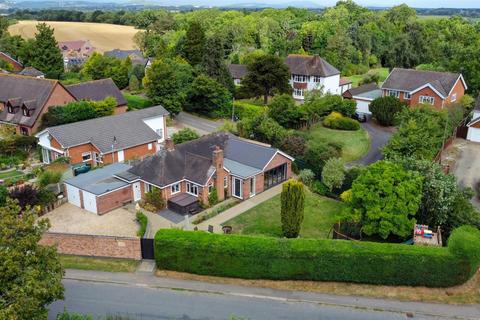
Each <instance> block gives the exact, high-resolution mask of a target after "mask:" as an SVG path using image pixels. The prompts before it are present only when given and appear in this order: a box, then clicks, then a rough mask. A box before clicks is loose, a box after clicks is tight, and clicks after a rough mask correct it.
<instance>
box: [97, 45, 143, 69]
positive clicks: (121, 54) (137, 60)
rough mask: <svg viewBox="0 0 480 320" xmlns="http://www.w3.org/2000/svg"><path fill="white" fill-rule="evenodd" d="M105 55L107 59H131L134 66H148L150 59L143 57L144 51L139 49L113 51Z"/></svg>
mask: <svg viewBox="0 0 480 320" xmlns="http://www.w3.org/2000/svg"><path fill="white" fill-rule="evenodd" d="M104 55H105V56H107V57H115V58H117V59H126V58H128V57H130V59H131V60H132V64H141V65H146V64H147V61H148V59H146V58H145V57H144V56H143V53H142V51H140V50H138V49H134V50H122V49H113V50H110V51H106V52H105V53H104Z"/></svg>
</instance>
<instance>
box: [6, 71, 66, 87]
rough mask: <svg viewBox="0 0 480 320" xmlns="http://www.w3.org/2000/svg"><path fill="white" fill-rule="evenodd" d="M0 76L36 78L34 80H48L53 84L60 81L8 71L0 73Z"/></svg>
mask: <svg viewBox="0 0 480 320" xmlns="http://www.w3.org/2000/svg"><path fill="white" fill-rule="evenodd" d="M39 71H40V70H39ZM0 76H1V77H15V78H19V79H31V80H36V81H43V82H50V83H53V84H57V83H59V82H60V81H59V80H57V79H45V78H37V77H30V76H23V75H21V74H15V73H8V74H5V73H0Z"/></svg>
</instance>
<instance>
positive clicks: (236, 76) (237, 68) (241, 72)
mask: <svg viewBox="0 0 480 320" xmlns="http://www.w3.org/2000/svg"><path fill="white" fill-rule="evenodd" d="M228 71H230V75H231V76H232V79H233V82H234V83H235V85H237V86H239V85H240V84H241V83H242V79H243V78H244V77H245V75H246V74H247V66H246V65H244V64H229V65H228Z"/></svg>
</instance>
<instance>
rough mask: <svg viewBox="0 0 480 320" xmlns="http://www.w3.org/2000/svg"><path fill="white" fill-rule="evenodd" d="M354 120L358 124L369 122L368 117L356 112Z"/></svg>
mask: <svg viewBox="0 0 480 320" xmlns="http://www.w3.org/2000/svg"><path fill="white" fill-rule="evenodd" d="M353 118H354V119H355V120H357V121H358V122H367V115H366V114H365V113H362V112H355V114H354V115H353Z"/></svg>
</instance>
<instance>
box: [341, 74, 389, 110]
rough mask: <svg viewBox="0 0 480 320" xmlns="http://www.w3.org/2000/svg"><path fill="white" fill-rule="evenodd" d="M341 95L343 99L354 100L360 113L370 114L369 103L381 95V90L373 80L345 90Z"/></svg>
mask: <svg viewBox="0 0 480 320" xmlns="http://www.w3.org/2000/svg"><path fill="white" fill-rule="evenodd" d="M342 96H343V97H344V98H345V99H351V100H355V102H356V104H357V110H356V111H357V112H358V113H362V114H372V113H371V112H370V103H371V102H372V101H373V100H375V99H376V98H379V97H381V96H382V90H380V88H379V87H378V86H377V84H376V83H375V82H372V83H367V84H364V85H361V86H359V87H356V88H352V89H349V90H347V91H345V92H344V93H343V94H342Z"/></svg>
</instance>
